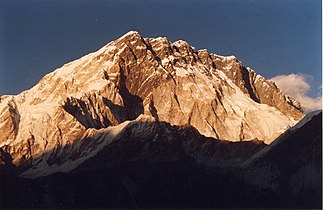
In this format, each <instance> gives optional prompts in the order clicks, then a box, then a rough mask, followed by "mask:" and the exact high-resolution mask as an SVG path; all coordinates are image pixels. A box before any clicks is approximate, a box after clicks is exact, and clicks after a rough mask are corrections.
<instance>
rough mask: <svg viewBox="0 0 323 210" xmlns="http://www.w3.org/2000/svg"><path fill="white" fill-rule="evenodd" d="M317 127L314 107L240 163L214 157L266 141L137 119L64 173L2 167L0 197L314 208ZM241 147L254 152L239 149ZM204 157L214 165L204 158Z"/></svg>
mask: <svg viewBox="0 0 323 210" xmlns="http://www.w3.org/2000/svg"><path fill="white" fill-rule="evenodd" d="M321 128H322V113H317V114H316V115H314V116H312V117H311V119H310V120H309V121H308V122H307V123H305V124H304V125H303V126H301V127H299V128H297V129H294V130H293V131H292V132H290V133H289V134H288V135H285V137H284V140H283V141H281V142H280V143H279V144H277V145H276V146H274V147H272V149H271V150H269V151H267V152H266V153H265V155H264V156H261V157H259V159H257V160H255V161H253V162H252V164H248V166H247V167H244V168H240V167H237V165H239V164H236V165H235V164H233V165H230V164H229V165H226V166H224V165H216V164H219V163H217V162H218V161H219V162H222V161H224V162H225V161H229V162H230V160H231V161H232V160H233V162H236V163H237V161H238V162H240V161H241V159H240V160H239V158H237V157H239V156H240V157H243V158H242V159H245V158H247V157H250V155H249V154H250V153H252V154H254V153H256V152H257V151H259V150H262V148H263V149H266V148H267V147H266V148H264V146H263V145H261V144H259V143H257V142H254V143H252V142H237V143H232V142H223V141H216V140H210V139H209V138H205V137H203V136H201V135H200V134H199V133H198V132H197V131H196V130H195V129H194V128H191V127H188V128H180V127H176V126H170V125H169V124H167V123H161V122H137V123H133V124H130V125H129V126H127V127H126V128H125V129H124V130H123V132H122V134H121V135H120V136H118V138H119V139H118V141H115V142H114V143H111V144H109V145H107V146H105V147H104V149H103V150H102V151H101V152H100V153H98V154H97V155H96V156H94V157H93V158H91V159H88V160H87V161H85V162H84V163H83V164H81V165H80V166H79V167H78V168H76V169H75V170H73V171H72V172H70V173H68V174H65V173H55V174H53V175H50V176H47V177H42V178H37V179H34V180H31V179H23V178H18V177H15V176H12V175H10V174H8V172H9V171H10V165H8V167H7V168H6V170H7V171H6V172H7V173H3V171H1V181H2V183H1V185H2V186H4V187H3V188H2V189H3V190H2V191H1V192H2V193H3V194H2V195H1V198H2V202H1V204H2V205H3V206H2V207H7V208H8V207H15V208H18V207H23V208H26V207H28V208H29V207H30V208H31V207H34V208H288V209H290V208H298V209H299V208H306V209H308V208H320V207H321V205H322V200H321V196H322V193H321V192H322V181H321V175H322V174H321V173H322V172H321V171H322V153H321V152H322V151H321V147H322V140H321V137H322V131H321ZM156 134H159V135H156ZM248 148H249V151H252V150H253V151H252V152H250V153H249V154H243V153H241V152H242V151H248ZM252 148H253V149H252ZM250 149H251V150H250ZM199 157H200V158H199ZM203 157H204V159H203ZM3 159H5V158H3ZM208 161H210V162H212V161H214V163H215V165H214V166H213V167H212V166H210V165H207V163H208ZM9 162H10V159H9ZM210 162H209V164H210ZM231 164H232V162H231ZM22 186H24V187H22Z"/></svg>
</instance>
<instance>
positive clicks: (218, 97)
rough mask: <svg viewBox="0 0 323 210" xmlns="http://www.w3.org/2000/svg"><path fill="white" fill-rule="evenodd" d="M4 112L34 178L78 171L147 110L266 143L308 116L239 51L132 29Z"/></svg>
mask: <svg viewBox="0 0 323 210" xmlns="http://www.w3.org/2000/svg"><path fill="white" fill-rule="evenodd" d="M0 110H1V112H0V130H1V132H2V135H1V136H0V147H1V149H2V151H3V152H4V154H8V155H10V157H11V158H12V164H13V165H15V166H19V167H18V169H17V170H18V171H19V173H22V175H24V176H27V177H28V176H31V177H34V176H36V177H37V176H41V174H42V173H40V171H39V170H40V169H41V171H45V170H43V169H46V171H47V172H44V174H43V175H46V174H48V171H51V172H50V173H52V172H57V171H70V170H71V169H72V168H74V167H77V166H78V165H80V164H81V163H82V162H84V161H85V160H87V159H89V158H91V157H93V156H95V155H96V154H98V153H99V152H100V151H101V150H103V148H105V146H106V145H110V144H111V143H113V142H114V141H116V139H119V138H118V136H120V135H121V134H120V133H122V131H123V129H125V128H126V127H127V126H128V125H129V123H130V124H131V122H133V121H138V120H139V121H140V120H142V119H144V118H145V117H144V118H142V116H141V115H145V116H148V117H151V118H153V119H154V120H156V121H160V122H168V123H170V124H171V125H176V126H192V127H194V128H195V129H197V131H198V132H199V133H200V134H202V135H204V136H207V137H213V138H216V139H221V140H227V141H250V140H254V141H255V142H257V140H262V141H264V142H265V143H270V142H272V141H273V140H274V139H275V138H276V137H278V136H279V135H280V134H282V133H283V132H284V131H285V130H287V129H288V128H289V127H291V126H293V125H294V124H295V123H296V122H297V121H298V120H300V119H301V118H302V117H303V112H302V110H301V107H300V105H299V103H297V102H296V101H294V100H292V99H291V98H289V97H288V96H285V95H284V94H283V93H282V92H281V91H280V90H279V89H278V88H277V87H276V85H275V84H274V83H273V82H271V81H268V80H265V79H264V78H263V77H262V76H260V75H257V74H256V73H255V72H254V71H253V70H252V69H250V68H248V67H247V68H246V67H244V66H243V64H242V63H241V62H239V61H238V60H237V59H236V58H235V57H233V56H227V57H224V56H219V55H215V54H212V53H208V52H207V51H206V50H199V51H197V50H195V49H194V48H193V47H191V46H190V45H188V44H187V43H186V42H185V41H182V40H179V41H176V42H174V43H171V42H170V41H168V40H167V38H155V39H152V38H143V37H141V36H140V35H139V34H138V33H137V32H133V31H131V32H129V33H127V34H125V35H124V36H122V37H120V38H119V39H117V40H115V41H112V42H110V43H109V44H107V45H106V46H104V47H103V48H101V49H100V50H98V51H97V52H94V53H91V54H88V55H86V56H84V57H82V58H80V59H78V60H75V61H73V62H70V63H68V64H65V65H64V66H62V67H61V68H59V69H57V70H55V71H54V72H52V73H49V74H47V75H46V76H44V78H43V79H42V80H41V81H40V82H39V83H38V84H37V85H35V86H34V87H33V88H31V89H30V90H27V91H24V92H22V93H20V94H19V95H17V96H2V97H0ZM273 122H274V123H273ZM157 139H158V138H157ZM243 158H245V156H243ZM71 166H73V167H71ZM33 171H35V172H33ZM50 173H49V174H50ZM35 174H37V175H35Z"/></svg>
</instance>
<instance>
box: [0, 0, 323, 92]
mask: <svg viewBox="0 0 323 210" xmlns="http://www.w3.org/2000/svg"><path fill="white" fill-rule="evenodd" d="M321 8H322V6H321V0H244V1H243V0H212V1H211V0H210V1H202V0H196V1H184V0H169V1H165V0H163V1H156V0H155V1H148V0H141V1H140V0H139V1H134V0H128V1H125V0H123V1H122V0H121V1H120V0H119V1H103V0H96V1H93V0H92V1H91V0H88V1H85V0H83V1H76V0H69V1H68V0H65V1H63V0H60V1H23V0H18V1H3V0H2V1H0V95H3V94H17V93H19V92H21V91H23V90H25V89H29V88H30V87H32V86H33V85H35V84H36V83H37V82H38V81H39V80H40V79H41V78H42V77H43V76H44V75H45V74H47V73H49V72H51V71H53V70H54V69H56V68H58V67H60V66H62V65H63V64H65V63H67V62H69V61H72V60H74V59H77V58H79V57H81V56H83V55H85V54H88V53H90V52H92V51H96V50H97V49H99V48H100V47H102V46H103V45H105V44H107V43H108V42H110V41H111V40H114V39H116V38H118V37H119V36H122V35H123V34H125V33H126V32H128V31H129V30H137V31H138V32H139V33H140V34H141V35H142V36H144V37H157V36H166V37H168V38H169V39H170V40H171V41H175V40H178V39H183V40H186V41H187V42H188V43H189V44H191V45H193V46H194V47H196V49H201V48H207V49H208V50H209V52H213V53H216V54H220V55H232V54H233V55H235V56H236V57H237V58H238V59H239V60H241V61H242V62H243V63H244V64H245V65H246V66H250V67H251V68H253V69H254V70H255V71H256V72H258V73H259V74H261V75H263V76H265V77H266V78H271V77H273V76H276V75H280V74H290V73H303V74H308V75H311V76H312V80H311V83H312V85H313V89H312V91H311V93H310V94H311V95H312V96H314V95H317V94H318V93H319V89H318V87H319V86H321V85H320V84H321V77H322V76H321V75H322V73H321V64H322V53H321V46H322V44H321V43H322V38H321V27H322V23H321V20H322V18H321Z"/></svg>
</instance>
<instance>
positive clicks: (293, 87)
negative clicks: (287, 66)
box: [270, 74, 322, 112]
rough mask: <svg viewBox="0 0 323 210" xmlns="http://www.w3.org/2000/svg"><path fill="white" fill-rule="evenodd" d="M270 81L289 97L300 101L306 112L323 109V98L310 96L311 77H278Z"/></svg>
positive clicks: (289, 75) (297, 75)
mask: <svg viewBox="0 0 323 210" xmlns="http://www.w3.org/2000/svg"><path fill="white" fill-rule="evenodd" d="M270 80H272V81H274V82H275V83H276V85H277V86H278V87H279V88H280V89H281V90H282V91H283V92H284V93H285V94H287V95H289V96H291V97H293V98H295V99H296V100H297V101H299V102H300V103H301V105H302V107H303V108H304V110H305V111H306V112H308V111H313V110H317V109H322V96H318V97H316V98H312V97H310V96H308V95H307V94H308V92H309V91H310V89H311V85H310V82H309V81H310V76H308V75H304V74H288V75H278V76H275V77H273V78H271V79H270Z"/></svg>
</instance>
